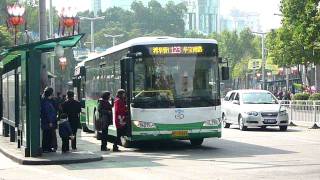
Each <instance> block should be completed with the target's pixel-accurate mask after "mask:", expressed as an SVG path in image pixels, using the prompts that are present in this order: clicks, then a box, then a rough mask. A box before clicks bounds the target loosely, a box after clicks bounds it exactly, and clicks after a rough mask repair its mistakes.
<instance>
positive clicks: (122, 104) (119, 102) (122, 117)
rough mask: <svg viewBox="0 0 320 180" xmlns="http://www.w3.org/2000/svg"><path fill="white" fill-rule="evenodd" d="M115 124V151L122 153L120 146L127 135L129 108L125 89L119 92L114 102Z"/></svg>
mask: <svg viewBox="0 0 320 180" xmlns="http://www.w3.org/2000/svg"><path fill="white" fill-rule="evenodd" d="M114 111H115V124H116V128H117V138H116V140H115V141H114V144H113V151H114V152H118V151H120V150H119V148H118V145H119V144H120V141H121V140H120V138H121V136H123V135H124V134H125V131H126V125H127V122H126V120H127V106H126V92H125V90H123V89H119V90H118V91H117V96H116V98H115V100H114Z"/></svg>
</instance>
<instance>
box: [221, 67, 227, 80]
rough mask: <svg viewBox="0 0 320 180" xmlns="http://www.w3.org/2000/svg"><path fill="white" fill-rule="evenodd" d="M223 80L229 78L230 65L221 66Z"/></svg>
mask: <svg viewBox="0 0 320 180" xmlns="http://www.w3.org/2000/svg"><path fill="white" fill-rule="evenodd" d="M221 74H222V78H221V79H222V80H228V79H229V67H221Z"/></svg>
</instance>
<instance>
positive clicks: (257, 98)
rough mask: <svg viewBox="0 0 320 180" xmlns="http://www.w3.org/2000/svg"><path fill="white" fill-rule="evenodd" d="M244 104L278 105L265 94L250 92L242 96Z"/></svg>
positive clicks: (273, 98)
mask: <svg viewBox="0 0 320 180" xmlns="http://www.w3.org/2000/svg"><path fill="white" fill-rule="evenodd" d="M242 101H243V103H244V104H278V101H277V99H276V98H275V97H274V96H273V95H272V94H271V93H267V92H250V93H243V94H242Z"/></svg>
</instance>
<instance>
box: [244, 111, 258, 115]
mask: <svg viewBox="0 0 320 180" xmlns="http://www.w3.org/2000/svg"><path fill="white" fill-rule="evenodd" d="M245 113H246V114H248V115H249V116H258V115H259V113H258V112H256V111H250V112H245Z"/></svg>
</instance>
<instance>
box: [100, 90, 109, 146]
mask: <svg viewBox="0 0 320 180" xmlns="http://www.w3.org/2000/svg"><path fill="white" fill-rule="evenodd" d="M109 100H110V92H109V91H106V92H104V93H103V94H102V96H101V98H100V99H99V103H98V112H99V120H100V121H101V131H102V133H101V151H108V150H109V149H108V148H107V137H108V128H109V125H111V124H112V106H113V103H112V102H111V103H110V101H109Z"/></svg>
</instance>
